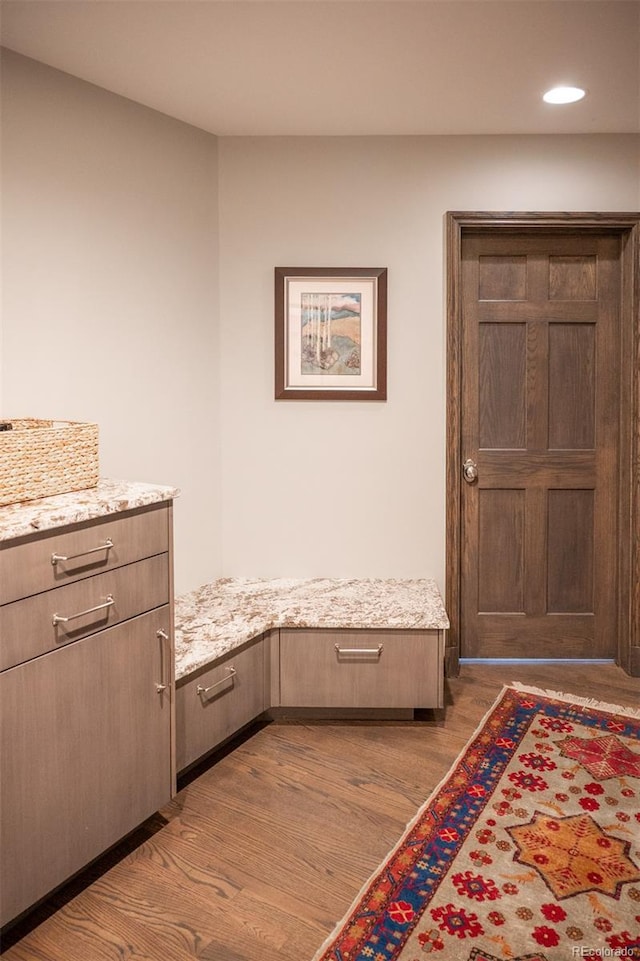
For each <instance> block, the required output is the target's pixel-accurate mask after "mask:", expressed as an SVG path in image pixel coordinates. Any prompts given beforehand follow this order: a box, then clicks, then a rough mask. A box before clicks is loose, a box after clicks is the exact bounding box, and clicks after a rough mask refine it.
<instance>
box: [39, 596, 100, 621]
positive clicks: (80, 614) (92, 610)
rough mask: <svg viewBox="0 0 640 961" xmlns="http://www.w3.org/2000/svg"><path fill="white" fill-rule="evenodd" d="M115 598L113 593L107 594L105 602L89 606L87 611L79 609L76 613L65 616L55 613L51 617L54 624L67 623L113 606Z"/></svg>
mask: <svg viewBox="0 0 640 961" xmlns="http://www.w3.org/2000/svg"><path fill="white" fill-rule="evenodd" d="M114 604H115V600H114V598H113V595H112V594H107V599H106V601H105V602H104V604H98V605H97V607H89V608H87V610H86V611H78V612H77V613H76V614H68V615H67V616H66V617H63V616H62V614H54V615H53V617H52V618H51V620H52V622H53V626H54V627H57V626H58V624H66V623H67V621H75V619H76V617H84V615H85V614H95V613H96V611H104V610H106V609H107V608H108V607H113V605H114Z"/></svg>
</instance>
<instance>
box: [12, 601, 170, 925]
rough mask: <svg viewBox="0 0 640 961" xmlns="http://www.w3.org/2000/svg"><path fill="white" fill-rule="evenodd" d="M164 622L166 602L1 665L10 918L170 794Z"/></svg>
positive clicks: (167, 660) (167, 662)
mask: <svg viewBox="0 0 640 961" xmlns="http://www.w3.org/2000/svg"><path fill="white" fill-rule="evenodd" d="M169 625H170V616H169V607H168V606H165V607H161V608H158V609H157V610H155V611H152V612H150V613H148V614H144V615H141V616H140V617H136V618H133V619H131V620H130V621H127V622H126V623H124V624H120V625H118V626H117V627H114V628H111V629H109V630H105V631H102V632H100V633H98V634H95V635H93V636H91V637H89V638H86V639H84V640H81V641H77V642H76V643H73V644H70V645H68V646H67V647H65V648H63V649H61V650H58V651H55V652H52V653H50V654H46V655H43V656H42V657H38V658H35V659H34V660H31V661H28V662H26V663H24V664H21V665H19V666H17V667H15V668H12V669H11V670H8V671H5V672H4V673H3V674H2V675H1V678H0V685H1V692H0V693H1V701H2V734H1V750H2V756H3V779H2V786H1V788H0V790H1V796H0V797H1V811H2V838H1V850H2V858H1V870H2V879H1V883H0V892H1V898H2V912H1V913H2V921H3V923H4V922H5V921H7V920H10V919H11V918H13V917H15V916H16V915H17V914H19V913H20V912H21V911H22V910H24V909H25V908H27V907H28V906H30V905H31V904H32V903H34V902H35V901H36V900H38V899H39V898H41V897H43V896H44V895H46V894H47V893H48V892H49V891H51V890H52V889H53V888H54V887H56V886H57V885H59V884H60V883H62V882H63V881H64V880H66V879H67V878H68V877H70V876H71V875H72V874H74V873H75V872H76V871H78V870H80V869H81V868H82V867H84V866H85V865H86V864H87V863H88V862H89V861H91V860H92V859H93V858H95V857H96V856H97V855H99V854H100V853H101V852H102V851H104V850H105V849H106V848H108V847H109V846H110V845H112V844H114V843H115V842H117V841H118V840H119V839H120V838H122V837H123V836H124V835H125V834H127V833H128V832H129V831H131V830H133V829H134V828H135V827H136V826H138V825H139V824H140V822H141V821H143V820H144V819H145V818H147V817H149V816H150V815H151V814H153V813H154V812H155V811H157V810H158V808H159V807H161V806H162V805H163V804H165V803H166V802H167V801H168V800H169V798H170V796H171V786H172V785H171V763H170V758H171V750H170V738H171V723H170V715H171V696H172V694H171V692H172V689H173V685H172V683H171V681H170V678H169V670H170V656H169V649H168V639H167V635H168V633H169ZM159 632H161V633H159ZM158 686H160V690H158Z"/></svg>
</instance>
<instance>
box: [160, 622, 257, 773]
mask: <svg viewBox="0 0 640 961" xmlns="http://www.w3.org/2000/svg"><path fill="white" fill-rule="evenodd" d="M264 651H265V642H264V640H262V639H260V640H259V641H257V642H255V643H253V644H251V645H250V646H249V647H246V648H244V649H242V650H238V651H233V652H232V653H231V654H229V655H228V656H227V657H225V659H224V660H220V661H218V662H217V663H216V664H215V666H214V667H210V668H209V669H208V670H205V671H200V672H198V674H196V675H189V676H188V678H187V679H186V680H185V682H184V683H180V682H178V686H177V689H176V767H177V770H178V771H181V770H183V769H184V768H186V767H188V765H189V764H192V763H193V761H196V760H197V759H198V758H199V757H201V756H202V755H203V754H206V753H207V752H208V751H210V750H211V749H212V748H214V747H215V746H216V745H217V744H220V743H221V742H222V741H224V740H225V738H227V737H229V736H230V735H232V734H234V733H235V732H236V731H238V730H239V729H240V728H241V727H242V726H243V725H244V724H248V722H249V721H251V720H253V718H254V717H257V716H258V714H261V713H262V712H263V711H264V710H265V709H266V707H267V705H266V703H265V682H264V675H265V660H264V659H265V653H264Z"/></svg>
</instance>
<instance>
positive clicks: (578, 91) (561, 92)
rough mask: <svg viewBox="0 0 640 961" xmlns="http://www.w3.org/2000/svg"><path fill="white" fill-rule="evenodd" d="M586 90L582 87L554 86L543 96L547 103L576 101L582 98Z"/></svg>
mask: <svg viewBox="0 0 640 961" xmlns="http://www.w3.org/2000/svg"><path fill="white" fill-rule="evenodd" d="M584 95H585V91H584V90H583V89H582V87H553V88H552V89H551V90H547V92H546V93H545V95H544V97H543V98H542V99H543V100H544V101H545V103H576V101H578V100H582V98H583V97H584Z"/></svg>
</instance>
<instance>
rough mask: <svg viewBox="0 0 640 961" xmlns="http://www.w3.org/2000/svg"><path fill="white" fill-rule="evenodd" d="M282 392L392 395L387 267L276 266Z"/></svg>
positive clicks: (311, 396)
mask: <svg viewBox="0 0 640 961" xmlns="http://www.w3.org/2000/svg"><path fill="white" fill-rule="evenodd" d="M336 307H337V309H336ZM305 317H306V318H307V319H305ZM332 325H333V327H332ZM336 328H338V330H339V334H338V335H336V334H335V330H336ZM332 330H333V331H334V333H333V334H332ZM332 368H333V369H332ZM336 371H337V372H336ZM275 399H276V400H386V399H387V268H386V267H276V268H275Z"/></svg>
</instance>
